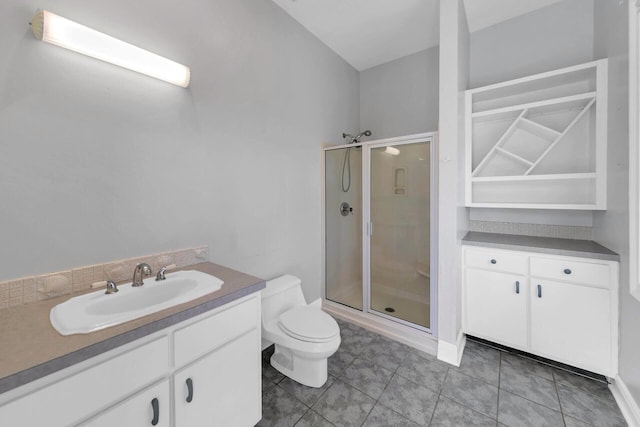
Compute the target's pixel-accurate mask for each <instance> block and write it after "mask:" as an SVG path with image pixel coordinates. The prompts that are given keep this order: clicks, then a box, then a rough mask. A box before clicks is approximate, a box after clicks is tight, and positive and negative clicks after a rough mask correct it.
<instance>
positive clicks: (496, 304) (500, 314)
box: [465, 268, 528, 349]
mask: <svg viewBox="0 0 640 427" xmlns="http://www.w3.org/2000/svg"><path fill="white" fill-rule="evenodd" d="M465 276H466V277H465V287H466V289H465V304H466V331H465V332H466V333H467V334H470V335H474V336H477V337H480V338H485V339H488V340H491V341H495V342H497V343H500V344H504V345H508V346H511V347H515V348H520V349H526V348H527V319H528V316H527V280H526V278H525V277H523V276H517V275H513V274H505V273H497V272H493V271H484V270H476V269H474V268H467V269H466V270H465Z"/></svg>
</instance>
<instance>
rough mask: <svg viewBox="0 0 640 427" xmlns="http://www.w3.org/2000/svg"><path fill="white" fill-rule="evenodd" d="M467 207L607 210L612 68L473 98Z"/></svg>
mask: <svg viewBox="0 0 640 427" xmlns="http://www.w3.org/2000/svg"><path fill="white" fill-rule="evenodd" d="M465 110H466V111H465V126H466V132H465V134H466V141H465V143H466V152H465V155H466V157H465V160H466V161H465V179H466V192H465V198H466V206H470V207H495V208H523V209H532V208H535V209H582V210H605V209H606V165H607V60H606V59H601V60H598V61H593V62H589V63H586V64H581V65H576V66H573V67H568V68H563V69H560V70H555V71H550V72H546V73H542V74H537V75H533V76H528V77H523V78H520V79H516V80H511V81H507V82H503V83H497V84H493V85H490V86H484V87H480V88H476V89H470V90H467V91H466V92H465Z"/></svg>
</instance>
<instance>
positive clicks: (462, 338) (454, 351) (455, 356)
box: [438, 331, 467, 366]
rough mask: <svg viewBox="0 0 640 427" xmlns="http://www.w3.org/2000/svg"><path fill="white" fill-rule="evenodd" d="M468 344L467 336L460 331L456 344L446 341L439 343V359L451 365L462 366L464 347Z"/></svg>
mask: <svg viewBox="0 0 640 427" xmlns="http://www.w3.org/2000/svg"><path fill="white" fill-rule="evenodd" d="M466 344H467V336H466V335H465V334H463V333H462V331H460V333H459V334H458V339H457V340H456V343H455V344H451V343H448V342H446V341H442V340H439V341H438V359H439V360H442V361H443V362H447V363H448V364H450V365H454V366H460V361H461V360H462V353H463V352H464V346H465V345H466Z"/></svg>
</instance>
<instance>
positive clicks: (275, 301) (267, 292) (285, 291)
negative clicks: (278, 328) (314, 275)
mask: <svg viewBox="0 0 640 427" xmlns="http://www.w3.org/2000/svg"><path fill="white" fill-rule="evenodd" d="M301 285H302V281H301V280H300V279H299V278H297V277H296V276H292V275H290V274H286V275H284V276H280V277H276V278H275V279H272V280H267V286H266V287H265V288H264V289H263V290H262V321H263V322H268V321H270V320H274V319H277V318H278V316H280V315H281V314H282V313H284V312H285V311H287V310H289V309H291V308H293V307H296V306H300V305H306V304H307V302H306V300H305V299H304V294H303V293H302V286H301Z"/></svg>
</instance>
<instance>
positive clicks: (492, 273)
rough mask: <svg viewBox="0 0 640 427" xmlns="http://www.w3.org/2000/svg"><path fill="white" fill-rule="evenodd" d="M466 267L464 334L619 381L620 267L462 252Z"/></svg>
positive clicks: (544, 257) (505, 253)
mask: <svg viewBox="0 0 640 427" xmlns="http://www.w3.org/2000/svg"><path fill="white" fill-rule="evenodd" d="M514 257H515V258H514ZM505 259H514V260H516V263H515V265H518V267H515V268H514V264H509V265H505V263H502V264H501V260H505ZM522 260H524V261H525V262H524V263H522V262H521V261H522ZM494 261H495V262H494ZM463 263H464V267H463V268H464V281H463V329H464V332H465V333H466V334H469V335H473V336H477V337H479V338H483V339H487V340H490V341H493V342H497V343H499V344H503V345H506V346H509V347H513V348H516V349H518V350H523V351H526V352H529V353H532V354H536V355H539V356H542V357H545V358H548V359H552V360H556V361H558V362H561V363H565V364H567V365H572V366H576V367H578V368H581V369H585V370H588V371H591V372H596V373H599V374H602V375H605V376H608V377H614V376H615V375H616V374H617V352H618V347H617V345H618V344H617V343H618V322H617V316H618V311H617V310H618V306H617V303H618V263H617V262H615V261H607V260H600V259H590V258H577V257H567V256H560V255H545V254H539V253H528V252H524V251H522V252H521V251H510V250H502V249H492V248H484V247H477V246H463ZM501 268H502V269H504V270H503V271H501ZM514 270H517V271H514Z"/></svg>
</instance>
